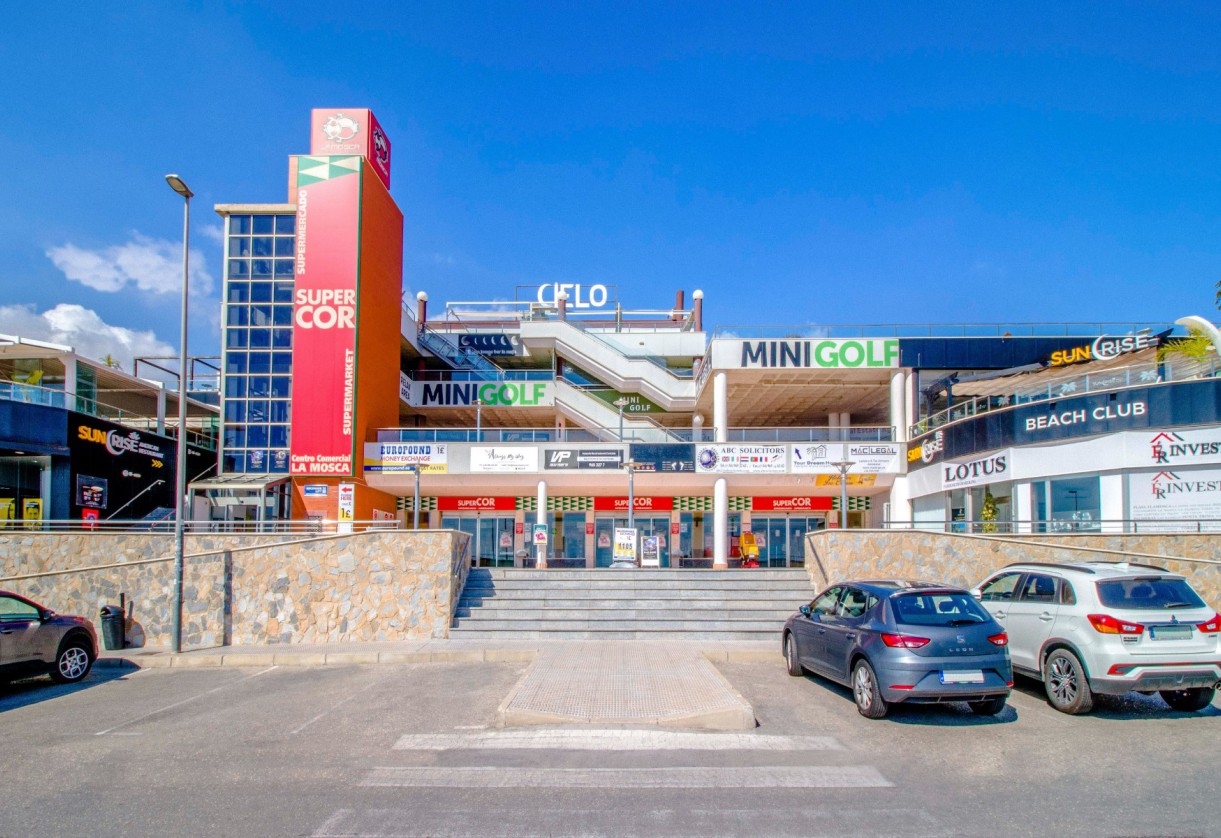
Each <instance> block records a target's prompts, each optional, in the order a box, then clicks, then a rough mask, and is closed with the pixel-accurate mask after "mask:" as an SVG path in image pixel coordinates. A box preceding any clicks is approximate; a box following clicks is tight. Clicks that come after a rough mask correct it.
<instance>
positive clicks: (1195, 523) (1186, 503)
mask: <svg viewBox="0 0 1221 838" xmlns="http://www.w3.org/2000/svg"><path fill="white" fill-rule="evenodd" d="M1128 497H1129V500H1130V504H1131V509H1130V514H1129V516H1128V517H1130V518H1131V519H1132V520H1133V521H1139V522H1141V523H1140V527H1139V528H1140V531H1141V532H1158V531H1160V532H1174V531H1188V532H1200V531H1205V532H1217V531H1219V530H1221V470H1218V469H1176V470H1175V471H1169V470H1163V471H1159V472H1156V473H1152V474H1151V473H1148V472H1145V473H1142V474H1129V475H1128Z"/></svg>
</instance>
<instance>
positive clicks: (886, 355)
mask: <svg viewBox="0 0 1221 838" xmlns="http://www.w3.org/2000/svg"><path fill="white" fill-rule="evenodd" d="M712 365H713V366H714V367H716V368H717V369H861V368H864V369H895V368H897V367H898V366H899V341H898V340H896V339H894V338H877V339H874V338H869V339H863V340H842V339H830V338H828V339H824V340H718V341H715V342H714V343H713V345H712Z"/></svg>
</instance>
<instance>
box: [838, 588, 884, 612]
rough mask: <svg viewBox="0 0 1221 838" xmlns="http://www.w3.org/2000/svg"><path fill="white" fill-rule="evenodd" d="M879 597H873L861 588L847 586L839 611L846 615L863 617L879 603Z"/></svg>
mask: <svg viewBox="0 0 1221 838" xmlns="http://www.w3.org/2000/svg"><path fill="white" fill-rule="evenodd" d="M877 601H878V600H877V597H872V596H870V595H869V594H867V593H865V592H864V591H862V590H861V589H860V588H847V589H845V591H844V599H843V601H842V602H840V606H839V611H840V614H842V615H843V616H845V617H861V616H863V615H864V614H865V612H866V611H868V610H869V609H870V608H872V607H873V606H874V605H876V604H877Z"/></svg>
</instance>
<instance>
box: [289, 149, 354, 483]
mask: <svg viewBox="0 0 1221 838" xmlns="http://www.w3.org/2000/svg"><path fill="white" fill-rule="evenodd" d="M360 190H361V177H360V158H359V157H300V158H298V171H297V252H296V266H295V274H296V277H295V279H296V286H295V289H294V296H293V326H294V327H293V377H294V378H295V380H296V382H297V386H295V387H293V398H292V416H293V427H292V444H291V450H290V453H289V473H290V474H293V475H302V476H319V477H320V476H326V475H332V476H340V477H350V476H352V475H353V474H354V473H355V472H354V471H353V467H354V454H353V451H354V447H355V415H356V327H357V323H356V320H357V318H356V296H357V282H358V279H357V270H358V259H357V255H358V251H359V247H360V199H361V194H360Z"/></svg>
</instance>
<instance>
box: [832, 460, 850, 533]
mask: <svg viewBox="0 0 1221 838" xmlns="http://www.w3.org/2000/svg"><path fill="white" fill-rule="evenodd" d="M831 465H833V466H835V467H836V468H837V469H839V528H840V529H841V530H846V529H848V469H850V468H852V467H853V466H854V465H856V462H855V461H853V460H837V461H836V462H834V463H832V464H831Z"/></svg>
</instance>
